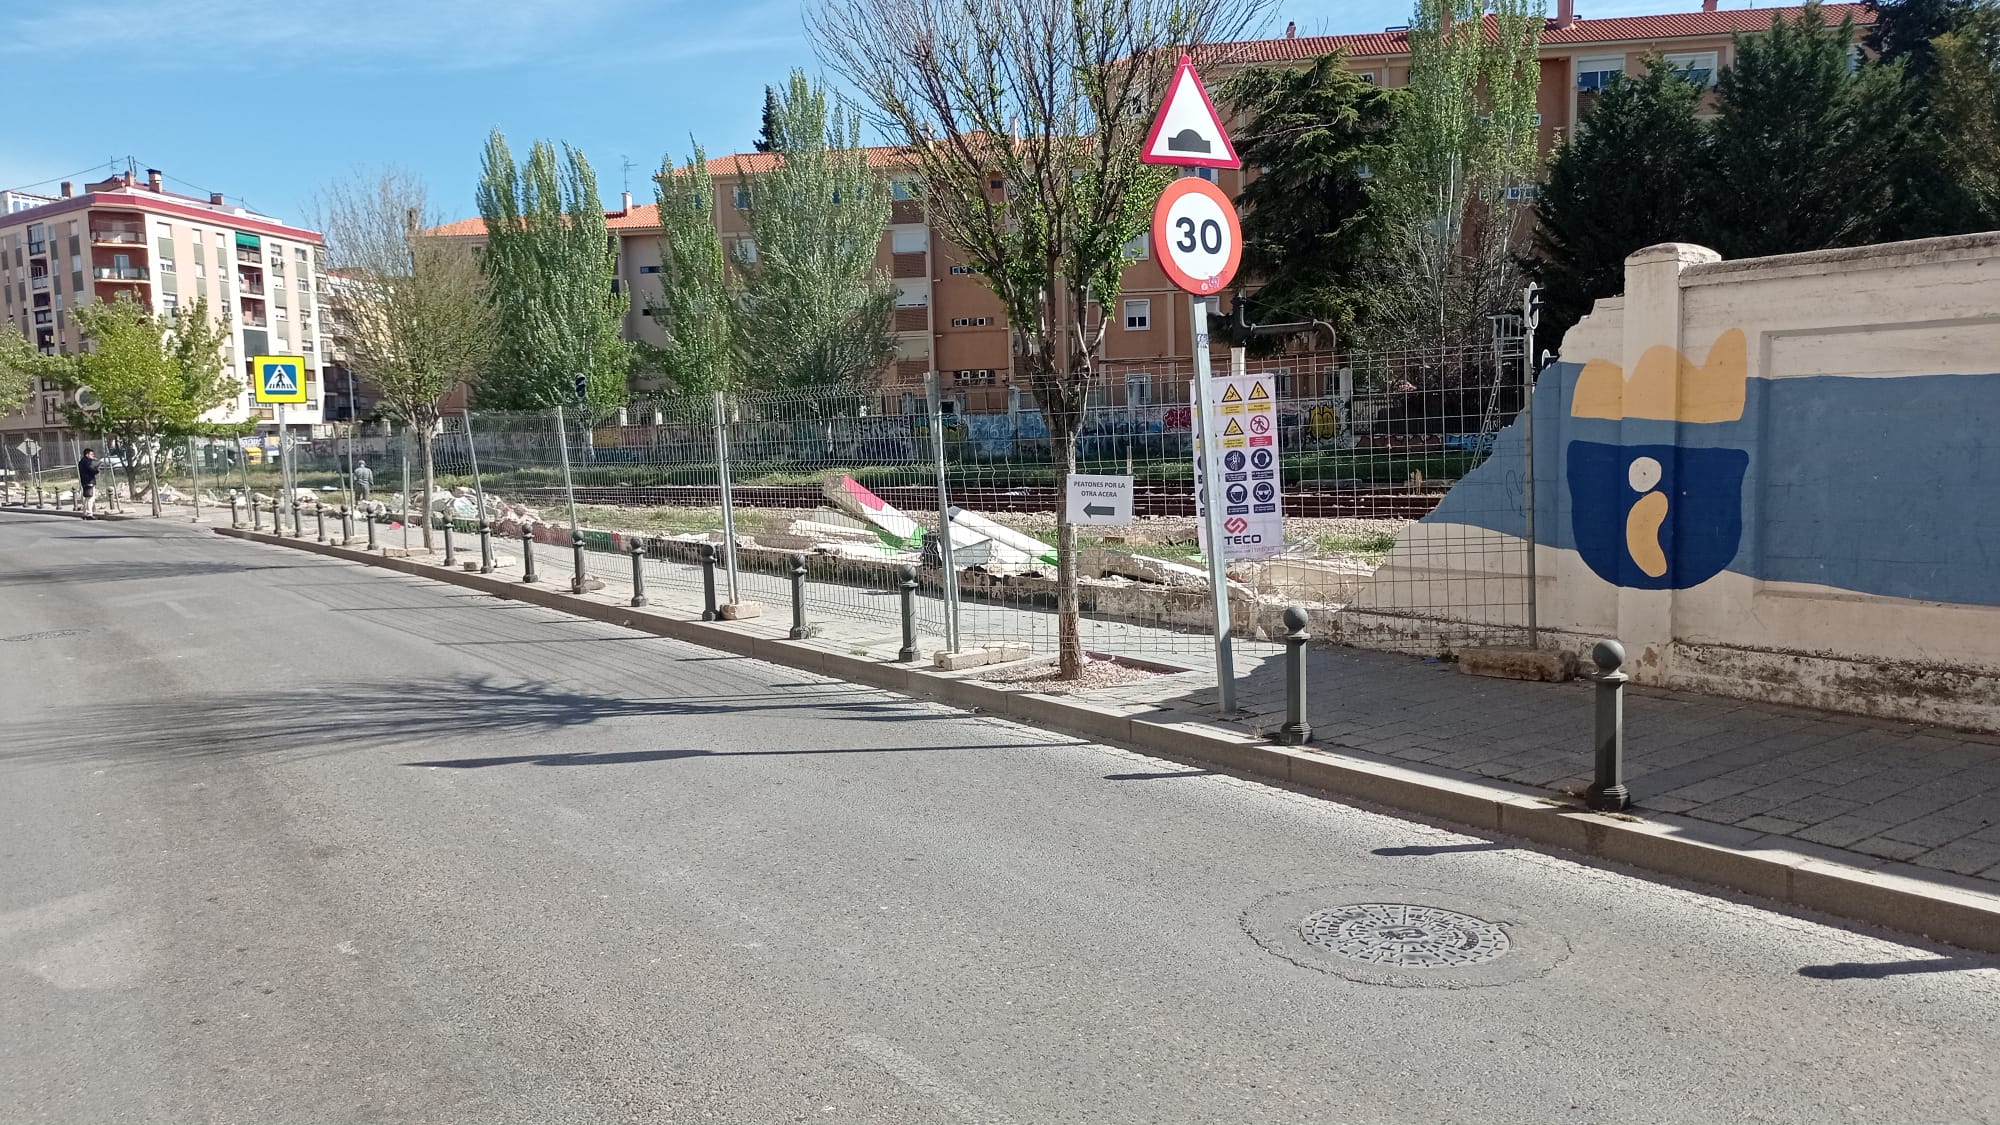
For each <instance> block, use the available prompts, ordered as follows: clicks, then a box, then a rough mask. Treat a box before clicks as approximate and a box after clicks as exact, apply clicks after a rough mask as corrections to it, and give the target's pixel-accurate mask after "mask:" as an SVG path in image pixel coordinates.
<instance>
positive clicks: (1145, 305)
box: [1125, 300, 1153, 332]
mask: <svg viewBox="0 0 2000 1125" xmlns="http://www.w3.org/2000/svg"><path fill="white" fill-rule="evenodd" d="M1152 326H1153V302H1152V301H1150V300H1144V301H1127V302H1125V330H1126V331H1127V332H1137V331H1140V330H1142V329H1146V328H1151V327H1152Z"/></svg>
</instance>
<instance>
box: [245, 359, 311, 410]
mask: <svg viewBox="0 0 2000 1125" xmlns="http://www.w3.org/2000/svg"><path fill="white" fill-rule="evenodd" d="M250 390H251V391H252V392H253V393H254V394H255V395H256V396H257V401H258V402H304V401H305V400H306V357H304V356H302V355H260V356H255V357H253V358H252V359H251V360H250Z"/></svg>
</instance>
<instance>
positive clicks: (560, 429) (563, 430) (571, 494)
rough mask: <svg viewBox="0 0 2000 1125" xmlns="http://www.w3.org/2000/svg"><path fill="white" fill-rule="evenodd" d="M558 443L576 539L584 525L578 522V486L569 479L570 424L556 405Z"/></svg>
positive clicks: (570, 518)
mask: <svg viewBox="0 0 2000 1125" xmlns="http://www.w3.org/2000/svg"><path fill="white" fill-rule="evenodd" d="M556 443H557V445H558V447H559V448H560V449H561V450H562V462H563V495H565V496H567V497H568V498H569V534H570V538H572V539H574V538H577V537H578V536H581V535H582V534H583V525H581V524H579V523H577V522H576V488H575V486H573V485H572V484H571V483H570V479H569V425H568V423H567V422H566V421H565V420H564V418H563V408H562V407H560V406H558V407H556Z"/></svg>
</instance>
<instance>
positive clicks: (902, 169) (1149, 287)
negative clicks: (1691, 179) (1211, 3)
mask: <svg viewBox="0 0 2000 1125" xmlns="http://www.w3.org/2000/svg"><path fill="white" fill-rule="evenodd" d="M1799 11H1801V9H1800V8H1797V7H1788V8H1739V9H1731V10H1728V11H1723V10H1720V9H1719V7H1718V4H1717V0H1702V8H1701V10H1699V11H1692V12H1673V13H1664V14H1658V15H1641V16H1621V17H1616V18H1609V19H1580V18H1578V17H1577V15H1576V11H1575V3H1574V0H1559V2H1558V4H1557V8H1556V13H1555V15H1554V16H1553V17H1552V18H1550V19H1549V20H1548V22H1547V24H1546V26H1545V28H1544V30H1543V33H1542V47H1541V87H1540V91H1539V93H1538V95H1537V104H1538V106H1539V112H1540V118H1541V120H1540V128H1541V142H1542V145H1543V147H1544V149H1548V148H1552V147H1553V146H1554V145H1555V143H1556V141H1557V140H1558V138H1559V137H1561V136H1563V135H1565V134H1567V133H1568V132H1569V131H1571V130H1572V129H1574V128H1575V125H1576V122H1577V121H1578V120H1579V119H1580V118H1581V117H1582V115H1583V113H1584V112H1585V111H1587V110H1588V109H1589V107H1590V103H1591V100H1592V99H1593V98H1595V97H1596V95H1597V92H1598V91H1600V90H1602V89H1604V87H1605V86H1606V85H1607V84H1608V83H1609V82H1610V80H1611V77H1612V76H1613V75H1614V74H1621V73H1622V74H1638V73H1640V72H1642V70H1643V68H1644V66H1645V62H1646V59H1647V58H1649V57H1650V56H1652V55H1655V54H1658V55H1661V56H1663V57H1664V58H1665V59H1666V60H1667V61H1668V62H1669V63H1671V64H1673V65H1675V66H1677V67H1679V68H1681V69H1682V70H1683V71H1685V72H1686V73H1687V74H1688V75H1689V76H1690V77H1692V78H1694V79H1695V80H1697V81H1700V82H1703V83H1705V84H1709V85H1713V83H1714V81H1715V76H1716V74H1717V73H1719V72H1720V70H1721V69H1722V68H1723V67H1726V66H1728V65H1729V63H1730V62H1731V59H1732V54H1733V51H1734V40H1733V36H1735V35H1736V34H1739V33H1749V32H1758V31H1767V30H1769V29H1770V26H1771V21H1772V18H1773V16H1774V15H1776V14H1779V13H1782V14H1784V15H1785V16H1786V17H1787V18H1791V17H1792V16H1795V15H1796V14H1797V13H1798V12H1799ZM1823 11H1824V12H1825V13H1826V16H1827V18H1828V19H1829V20H1834V21H1838V20H1839V19H1841V18H1842V17H1843V16H1851V17H1852V18H1853V19H1854V21H1855V24H1856V25H1857V27H1865V26H1866V25H1867V24H1869V23H1870V22H1872V20H1873V14H1872V13H1871V12H1870V11H1869V10H1868V9H1867V7H1866V6H1865V5H1861V4H1829V5H1825V6H1824V8H1823ZM1336 50H1337V51H1340V52H1342V53H1343V55H1344V57H1345V59H1346V65H1347V66H1348V68H1349V69H1351V70H1353V71H1355V72H1356V73H1359V74H1361V75H1363V76H1365V77H1366V78H1368V80H1369V81H1371V82H1375V83H1378V84H1381V85H1384V86H1402V85H1407V84H1408V82H1409V72H1410V49H1409V31H1408V28H1401V27H1394V28H1388V29H1386V30H1384V31H1380V32H1371V33H1366V34H1355V35H1326V36H1299V35H1297V34H1296V31H1295V30H1288V31H1287V33H1286V35H1285V36H1283V37H1281V38H1276V39H1262V40H1251V41H1246V42H1241V43H1227V44H1217V45H1214V46H1212V47H1209V48H1206V49H1204V52H1203V70H1204V74H1205V77H1206V78H1207V80H1208V81H1209V82H1210V83H1211V84H1215V83H1217V82H1219V81H1220V80H1221V79H1222V78H1224V77H1225V76H1226V75H1227V74H1228V73H1229V72H1230V71H1231V70H1234V69H1237V68H1241V67H1245V66H1273V65H1277V66H1282V65H1287V64H1297V65H1301V66H1303V65H1306V64H1309V63H1310V62H1312V61H1313V60H1315V59H1317V58H1319V57H1320V56H1322V55H1325V54H1328V53H1331V52H1333V51H1336ZM775 159H776V158H775V157H773V156H771V155H770V154H767V153H740V154H736V155H733V156H724V157H720V158H717V159H714V160H711V161H710V163H709V171H710V172H711V174H713V175H714V177H715V179H716V182H717V191H716V198H715V201H714V209H715V225H716V229H717V230H718V231H719V232H720V234H721V236H722V239H723V244H724V249H725V250H726V251H727V252H728V253H729V254H730V255H731V256H732V257H734V258H736V259H737V260H739V261H744V262H749V261H755V260H756V254H757V247H756V243H755V240H754V239H753V238H752V237H751V235H750V227H749V217H748V211H749V209H750V208H751V207H752V206H754V203H755V199H754V195H755V180H756V177H757V175H758V174H759V173H760V172H764V171H768V170H769V169H770V168H771V167H772V166H773V164H774V162H775ZM868 159H869V161H870V163H871V164H872V165H873V166H874V167H875V168H876V169H877V170H878V171H879V172H880V173H881V175H882V176H884V177H885V178H887V179H888V180H889V183H890V197H891V203H890V216H889V226H888V229H887V230H886V231H885V232H884V234H883V238H882V246H881V249H880V251H879V254H878V257H877V262H878V264H879V265H880V267H881V268H882V270H883V272H884V273H886V274H887V275H888V276H889V277H890V278H891V280H892V281H893V283H894V285H895V288H896V310H895V313H894V317H895V322H894V323H895V328H896V329H897V331H898V333H899V336H900V340H901V343H900V346H899V350H898V356H897V359H896V362H895V365H894V367H893V369H892V370H891V371H890V372H889V373H888V375H887V378H886V379H885V383H886V388H887V390H888V391H889V392H890V393H892V394H895V393H901V394H903V395H906V396H908V397H909V399H910V400H911V402H912V403H914V402H915V401H916V400H917V399H918V398H920V396H921V395H922V393H923V384H924V377H925V375H926V374H927V373H928V372H931V371H936V372H938V373H939V376H940V378H939V383H940V386H941V388H942V390H943V393H944V394H945V396H946V398H947V400H948V401H950V402H951V403H952V404H953V405H954V406H955V407H956V408H958V409H963V410H971V411H978V412H990V411H1001V410H1006V409H1008V408H1009V407H1010V406H1013V405H1017V404H1019V403H1020V398H1019V397H1018V396H1019V394H1020V392H1019V391H1018V390H1016V389H1014V386H1013V378H1012V371H1011V366H1012V345H1011V336H1010V333H1009V329H1008V325H1007V318H1006V314H1005V312H1004V310H1003V309H1002V308H1001V307H1000V302H999V301H998V300H997V299H996V298H995V297H994V296H993V294H992V293H991V292H990V291H989V290H988V289H987V288H986V287H985V285H984V284H982V282H981V279H980V277H979V274H978V271H977V270H976V268H975V267H974V266H973V265H972V264H971V263H970V262H969V261H968V260H967V259H966V257H965V255H964V253H963V252H962V251H960V250H959V249H958V248H956V247H954V246H953V245H951V244H950V242H949V241H948V240H946V239H944V238H942V237H940V236H939V235H938V233H937V231H936V230H935V229H934V228H933V227H932V226H931V225H930V224H929V223H928V222H927V220H926V218H925V216H924V214H923V209H922V207H921V205H920V204H919V203H918V202H917V201H916V193H915V192H914V191H913V190H911V187H910V184H909V182H908V180H907V179H905V177H906V176H907V175H908V173H909V168H908V164H907V162H906V161H904V160H902V159H901V158H900V153H899V151H898V150H897V149H895V148H889V147H884V148H872V149H870V150H868ZM1198 174H1200V175H1203V176H1206V177H1208V178H1210V179H1212V180H1215V181H1216V182H1217V183H1219V184H1220V185H1221V186H1222V188H1223V189H1224V190H1225V191H1228V192H1230V193H1231V194H1234V193H1235V192H1236V191H1238V190H1240V188H1241V186H1242V183H1243V177H1244V176H1245V175H1254V174H1255V170H1254V169H1246V170H1244V171H1242V172H1237V171H1222V172H1220V173H1218V172H1216V171H1215V170H1212V169H1201V170H1199V173H1198ZM992 186H993V189H994V190H995V191H996V192H997V191H1000V190H1002V187H1003V185H1001V184H999V183H997V182H996V183H995V184H993V185H992ZM1517 190H1518V191H1520V192H1521V193H1523V194H1525V195H1531V194H1532V193H1533V192H1534V191H1535V190H1536V185H1534V184H1522V185H1519V187H1518V189H1517ZM606 225H607V226H608V227H609V229H610V230H611V232H612V234H613V236H614V237H616V238H617V240H618V244H619V253H618V274H617V281H616V282H615V283H614V284H616V285H617V286H618V287H619V288H620V289H621V290H623V291H625V292H629V293H630V294H631V295H632V310H631V312H630V314H629V316H628V320H627V323H626V333H627V336H628V338H630V339H634V340H646V341H649V342H653V343H661V342H663V341H664V337H663V335H662V334H661V332H660V328H659V325H658V324H657V323H656V322H655V321H654V320H653V319H652V315H651V312H650V309H651V306H652V304H653V303H654V302H655V301H657V299H658V297H659V294H660V291H661V289H660V282H661V277H660V271H661V262H660V250H659V244H658V239H659V234H660V228H659V216H658V212H657V209H656V208H655V207H654V206H653V205H652V204H640V205H635V204H634V203H633V202H632V196H631V193H629V192H627V193H625V195H624V198H623V200H622V201H621V205H620V207H619V209H618V210H616V211H611V212H608V213H607V214H606ZM436 233H438V234H441V235H448V236H454V237H466V238H478V237H481V236H483V234H484V227H483V225H482V224H481V222H480V221H479V220H478V219H469V220H465V221H462V222H457V223H452V224H449V225H447V226H444V227H441V228H438V229H437V231H436ZM1126 253H1127V255H1128V257H1129V258H1130V259H1131V264H1130V266H1128V267H1127V269H1126V271H1125V278H1124V286H1123V288H1122V290H1121V291H1120V293H1119V295H1118V298H1117V307H1116V308H1114V309H1112V310H1110V312H1111V318H1110V326H1109V328H1108V329H1107V331H1106V333H1105V338H1104V342H1103V345H1102V347H1101V348H1100V351H1099V358H1100V360H1101V361H1102V364H1103V366H1104V368H1105V370H1106V371H1107V372H1108V373H1109V383H1110V386H1109V387H1108V390H1107V393H1109V395H1110V396H1111V401H1112V402H1113V403H1114V404H1116V405H1130V406H1141V405H1145V404H1147V403H1152V402H1161V401H1177V400H1180V398H1181V391H1180V389H1179V387H1178V385H1177V384H1180V383H1184V382H1185V381H1186V380H1187V378H1188V377H1189V372H1190V371H1191V365H1192V356H1193V345H1194V339H1193V332H1192V330H1191V324H1192V318H1191V317H1190V315H1189V313H1190V307H1189V302H1188V298H1187V296H1186V295H1185V294H1184V293H1182V292H1181V291H1179V290H1177V289H1175V288H1174V287H1173V286H1172V284H1171V283H1169V282H1168V281H1167V278H1166V275H1165V273H1164V272H1163V271H1162V270H1161V269H1160V268H1159V265H1158V264H1157V263H1156V262H1154V261H1152V260H1151V247H1150V245H1149V244H1148V240H1147V239H1146V238H1145V237H1144V236H1141V237H1139V238H1136V239H1134V240H1133V241H1132V243H1131V244H1130V245H1129V246H1128V247H1127V248H1126ZM1214 305H1215V302H1214V299H1213V298H1211V299H1210V307H1211V308H1213V307H1214ZM1284 378H1285V376H1284V375H1282V374H1281V375H1280V379H1281V380H1282V379H1284Z"/></svg>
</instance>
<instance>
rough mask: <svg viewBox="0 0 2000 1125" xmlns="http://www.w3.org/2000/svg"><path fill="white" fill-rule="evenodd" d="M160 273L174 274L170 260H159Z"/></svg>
mask: <svg viewBox="0 0 2000 1125" xmlns="http://www.w3.org/2000/svg"><path fill="white" fill-rule="evenodd" d="M160 272H161V273H172V272H174V260H173V259H172V258H161V259H160Z"/></svg>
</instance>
